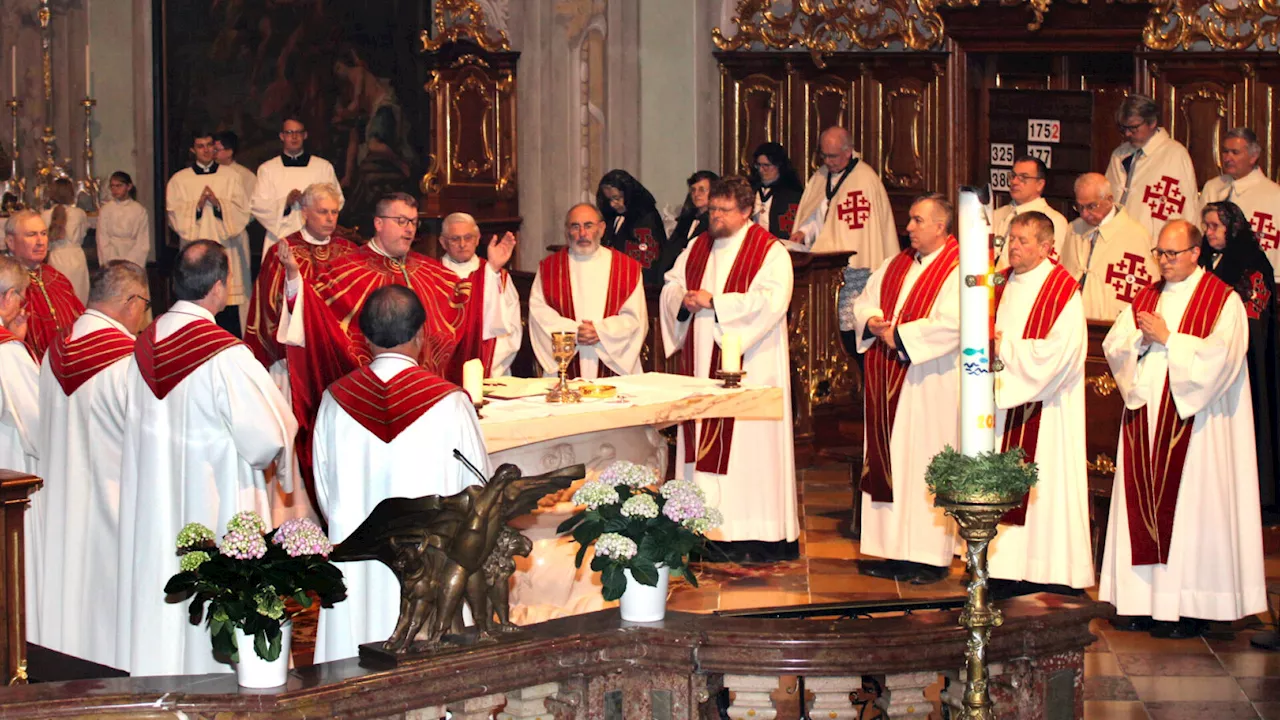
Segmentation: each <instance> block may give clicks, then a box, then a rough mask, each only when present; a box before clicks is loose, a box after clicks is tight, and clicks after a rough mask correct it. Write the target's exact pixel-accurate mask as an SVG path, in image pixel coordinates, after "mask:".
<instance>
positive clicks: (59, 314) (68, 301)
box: [25, 263, 84, 362]
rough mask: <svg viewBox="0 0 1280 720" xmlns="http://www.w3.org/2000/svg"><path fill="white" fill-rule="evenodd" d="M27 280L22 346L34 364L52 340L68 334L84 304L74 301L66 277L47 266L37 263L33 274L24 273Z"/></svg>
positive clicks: (76, 298)
mask: <svg viewBox="0 0 1280 720" xmlns="http://www.w3.org/2000/svg"><path fill="white" fill-rule="evenodd" d="M27 276H28V277H29V278H30V279H31V284H30V285H28V286H27V337H26V340H25V342H26V344H27V347H28V348H31V353H32V354H33V355H35V358H36V362H40V359H41V358H43V357H44V352H45V350H47V349H48V348H49V345H50V344H52V343H53V339H54V338H55V337H57V336H58V335H59V334H60V333H62V332H63V331H66V330H69V329H70V328H71V326H72V324H74V323H75V321H76V318H78V317H80V314H81V313H83V312H84V303H82V302H80V298H78V297H76V291H75V288H74V287H72V286H71V281H70V280H68V279H67V276H66V275H63V274H62V273H60V272H58V271H57V270H55V269H54V268H52V267H50V266H49V265H47V264H44V263H41V264H40V265H39V266H37V267H36V269H35V270H27Z"/></svg>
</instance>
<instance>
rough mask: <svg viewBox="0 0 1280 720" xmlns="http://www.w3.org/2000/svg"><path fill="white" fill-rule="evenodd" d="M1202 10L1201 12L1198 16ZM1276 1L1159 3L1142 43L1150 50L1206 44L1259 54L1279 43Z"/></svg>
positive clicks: (1278, 1) (1165, 0)
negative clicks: (1258, 51)
mask: <svg viewBox="0 0 1280 720" xmlns="http://www.w3.org/2000/svg"><path fill="white" fill-rule="evenodd" d="M1202 9H1203V10H1205V11H1206V12H1204V14H1203V15H1202V14H1201V13H1202ZM1277 16H1280V0H1238V2H1235V3H1232V4H1227V3H1224V2H1218V1H1216V0H1211V1H1210V2H1208V3H1205V2H1198V1H1197V2H1192V1H1190V0H1159V1H1158V2H1156V3H1155V7H1154V8H1152V10H1151V14H1150V15H1148V17H1147V26H1146V27H1145V28H1143V30H1142V42H1143V43H1144V44H1145V45H1146V46H1147V47H1149V48H1151V49H1152V50H1174V49H1177V48H1178V47H1181V48H1182V49H1184V50H1187V49H1190V48H1191V46H1192V45H1193V44H1195V43H1196V42H1200V41H1206V42H1208V43H1209V44H1211V45H1213V47H1215V48H1218V49H1221V50H1245V49H1248V48H1249V47H1251V46H1254V47H1257V48H1258V49H1259V50H1264V49H1266V48H1267V44H1268V43H1270V44H1271V45H1272V46H1274V45H1276V44H1277V42H1278V41H1280V17H1277Z"/></svg>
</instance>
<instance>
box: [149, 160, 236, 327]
mask: <svg viewBox="0 0 1280 720" xmlns="http://www.w3.org/2000/svg"><path fill="white" fill-rule="evenodd" d="M209 168H210V169H211V170H213V172H211V173H208V174H196V171H195V170H193V169H192V168H189V167H188V168H183V169H181V170H179V171H178V172H176V173H174V174H173V177H171V178H169V185H168V186H167V187H166V188H165V212H166V213H167V214H168V218H169V227H170V228H172V229H173V231H174V232H175V233H177V234H178V237H179V238H180V239H181V240H182V245H183V246H184V247H185V246H186V245H187V244H188V243H192V242H195V241H196V240H213V241H214V242H216V243H218V244H220V245H222V246H223V247H224V248H226V249H227V256H228V259H229V260H230V265H231V268H230V272H229V274H228V275H227V292H228V294H229V297H228V298H227V304H228V305H238V306H240V307H241V312H242V313H244V312H247V308H248V305H249V295H250V293H252V292H253V284H252V281H251V280H250V275H249V273H250V267H249V241H248V236H247V235H245V233H244V229H245V227H247V226H248V225H249V200H248V198H246V197H245V196H244V187H243V186H242V185H241V184H240V178H239V176H237V175H236V174H235V173H234V172H231V171H229V170H227V169H226V168H224V167H221V166H219V165H217V164H216V163H215V164H213V165H210V166H209ZM206 186H208V188H209V189H210V190H212V191H213V194H214V195H216V196H217V198H218V202H220V203H221V204H222V210H221V211H218V212H215V208H214V206H213V204H212V203H206V204H205V206H204V207H203V208H197V207H196V202H197V201H198V200H199V199H200V194H201V193H203V192H204V189H205V187H206ZM219 215H221V217H219ZM241 327H244V321H243V318H241Z"/></svg>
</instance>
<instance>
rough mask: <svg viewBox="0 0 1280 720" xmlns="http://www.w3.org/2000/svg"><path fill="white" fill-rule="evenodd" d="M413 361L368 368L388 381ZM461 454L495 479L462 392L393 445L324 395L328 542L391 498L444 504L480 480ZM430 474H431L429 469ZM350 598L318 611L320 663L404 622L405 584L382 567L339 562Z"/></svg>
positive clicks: (400, 358) (320, 443)
mask: <svg viewBox="0 0 1280 720" xmlns="http://www.w3.org/2000/svg"><path fill="white" fill-rule="evenodd" d="M414 365H416V362H415V361H414V360H413V359H412V358H410V357H407V356H405V355H400V354H397V353H385V354H383V355H379V356H378V357H376V358H374V360H373V363H372V364H371V365H370V368H371V369H372V370H373V372H374V374H375V375H377V376H378V377H379V378H381V379H382V380H384V381H385V380H389V379H391V378H393V377H395V376H396V375H398V374H400V373H401V372H402V371H404V370H406V369H408V368H410V367H413V366H414ZM455 448H456V449H457V450H458V451H459V452H461V453H462V454H463V456H465V457H466V458H467V459H468V460H470V461H471V464H473V465H475V466H476V467H477V468H479V469H480V471H481V472H483V473H484V474H485V477H486V478H488V477H490V476H492V475H493V468H492V467H490V464H489V456H488V455H487V454H486V453H485V448H484V436H483V435H482V434H481V432H480V422H479V421H478V420H477V419H476V412H475V409H474V408H473V407H472V406H471V401H470V399H469V398H468V397H467V395H466V394H465V393H461V392H455V393H450V394H449V395H446V396H445V397H443V398H441V399H440V401H439V402H437V403H436V404H435V406H433V407H432V408H431V409H430V410H428V411H426V412H425V413H423V414H422V416H421V417H419V418H418V419H417V420H415V421H414V422H413V424H412V425H410V426H409V427H407V428H405V429H404V430H403V431H402V432H401V433H400V434H399V435H397V436H396V437H395V438H394V439H392V441H391V442H389V443H384V442H382V440H381V439H379V438H378V437H376V436H375V435H374V434H373V433H371V432H369V431H368V430H367V429H365V427H364V426H363V425H361V424H360V423H359V422H357V421H356V420H354V419H353V418H352V417H351V416H350V415H348V414H347V411H346V410H343V409H342V406H341V405H339V404H338V402H337V401H336V400H334V399H333V396H332V395H330V394H329V393H328V392H327V391H326V392H325V394H324V399H323V400H322V401H321V402H320V414H319V415H318V417H317V418H316V434H315V444H314V445H313V447H312V451H313V455H314V457H315V470H316V495H318V496H319V501H320V509H321V510H323V511H324V513H325V516H326V517H328V518H329V539H330V540H332V541H333V544H334V545H337V544H338V543H340V542H342V541H343V540H345V539H346V538H347V536H348V535H350V534H351V533H352V532H353V531H354V530H355V529H356V528H357V527H359V526H360V523H362V522H364V520H365V518H366V517H368V516H369V513H371V512H373V509H374V507H376V506H377V504H378V503H380V502H382V501H383V500H386V499H387V498H392V497H408V498H417V497H423V496H426V495H440V496H442V497H446V496H449V495H453V494H455V493H458V492H461V491H462V490H463V489H464V488H466V487H468V486H470V485H478V484H479V480H478V479H477V478H476V476H475V474H474V473H472V472H471V471H470V470H469V469H467V467H466V466H465V465H463V464H462V463H461V462H459V461H458V460H457V458H455V457H453V451H454V449H455ZM426 469H429V471H428V470H426ZM338 568H339V569H340V570H342V574H343V577H344V579H345V581H346V584H347V599H346V600H343V601H342V602H340V603H337V604H336V605H334V606H333V607H332V608H324V609H322V610H321V611H320V625H319V628H318V629H317V631H316V658H315V660H316V662H318V663H320V662H328V661H330V660H341V659H342V658H349V657H356V656H357V655H359V653H360V645H361V644H362V643H368V642H381V641H383V640H386V639H387V638H389V637H391V632H392V631H393V630H394V629H395V626H396V620H397V618H399V616H400V582H399V581H398V580H396V577H395V574H394V573H392V572H391V569H390V568H388V567H387V566H386V565H383V564H382V563H381V562H379V561H377V560H362V561H359V562H349V563H340V564H339V565H338Z"/></svg>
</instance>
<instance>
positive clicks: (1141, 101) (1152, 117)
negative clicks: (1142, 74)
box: [1116, 94, 1160, 123]
mask: <svg viewBox="0 0 1280 720" xmlns="http://www.w3.org/2000/svg"><path fill="white" fill-rule="evenodd" d="M1131 117H1137V118H1142V122H1144V123H1154V122H1160V108H1158V107H1156V101H1155V100H1152V99H1151V98H1149V97H1147V96H1146V95H1138V94H1133V95H1128V96H1126V97H1125V99H1124V102H1122V103H1120V107H1118V108H1116V122H1118V123H1123V122H1124V121H1125V120H1128V119H1129V118H1131Z"/></svg>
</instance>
